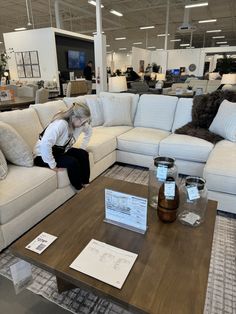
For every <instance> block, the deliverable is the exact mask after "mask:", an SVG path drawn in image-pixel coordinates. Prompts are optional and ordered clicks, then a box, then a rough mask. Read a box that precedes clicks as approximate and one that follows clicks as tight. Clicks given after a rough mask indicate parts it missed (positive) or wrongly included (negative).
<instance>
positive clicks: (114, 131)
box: [93, 126, 133, 137]
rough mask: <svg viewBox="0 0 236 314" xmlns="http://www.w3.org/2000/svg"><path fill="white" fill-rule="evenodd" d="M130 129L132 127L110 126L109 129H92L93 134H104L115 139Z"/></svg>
mask: <svg viewBox="0 0 236 314" xmlns="http://www.w3.org/2000/svg"><path fill="white" fill-rule="evenodd" d="M132 129H133V127H131V126H111V127H104V126H99V127H96V128H93V134H104V135H111V136H114V137H116V136H119V135H121V134H123V133H125V132H128V131H129V130H132Z"/></svg>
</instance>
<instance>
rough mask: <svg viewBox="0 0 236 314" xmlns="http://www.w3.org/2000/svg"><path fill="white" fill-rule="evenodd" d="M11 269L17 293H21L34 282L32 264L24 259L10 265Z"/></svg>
mask: <svg viewBox="0 0 236 314" xmlns="http://www.w3.org/2000/svg"><path fill="white" fill-rule="evenodd" d="M10 271H11V276H12V280H13V284H14V287H15V292H16V294H18V293H20V292H21V291H22V290H24V289H25V288H27V287H28V286H29V285H30V284H31V283H32V282H33V277H32V271H31V264H29V263H27V262H25V261H23V260H20V261H19V262H17V263H15V264H14V265H12V266H10Z"/></svg>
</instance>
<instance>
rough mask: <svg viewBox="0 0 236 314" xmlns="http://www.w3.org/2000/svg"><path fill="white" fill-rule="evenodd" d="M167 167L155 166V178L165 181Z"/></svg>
mask: <svg viewBox="0 0 236 314" xmlns="http://www.w3.org/2000/svg"><path fill="white" fill-rule="evenodd" d="M167 171H168V168H167V166H165V165H159V166H158V167H157V179H158V180H160V181H166V178H167Z"/></svg>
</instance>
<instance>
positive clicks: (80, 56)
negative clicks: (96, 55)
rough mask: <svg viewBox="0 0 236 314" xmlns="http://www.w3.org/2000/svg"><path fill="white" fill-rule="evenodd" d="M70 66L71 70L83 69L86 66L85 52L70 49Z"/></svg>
mask: <svg viewBox="0 0 236 314" xmlns="http://www.w3.org/2000/svg"><path fill="white" fill-rule="evenodd" d="M68 68H69V69H70V70H83V69H84V68H85V52H84V51H75V50H68Z"/></svg>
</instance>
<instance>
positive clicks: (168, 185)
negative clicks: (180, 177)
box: [164, 181, 175, 199]
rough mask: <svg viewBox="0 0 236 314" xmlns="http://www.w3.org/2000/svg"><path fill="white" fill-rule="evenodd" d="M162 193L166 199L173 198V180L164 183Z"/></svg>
mask: <svg viewBox="0 0 236 314" xmlns="http://www.w3.org/2000/svg"><path fill="white" fill-rule="evenodd" d="M164 194H165V197H166V198H167V199H168V198H169V199H174V197H175V181H173V182H165V185H164Z"/></svg>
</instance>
